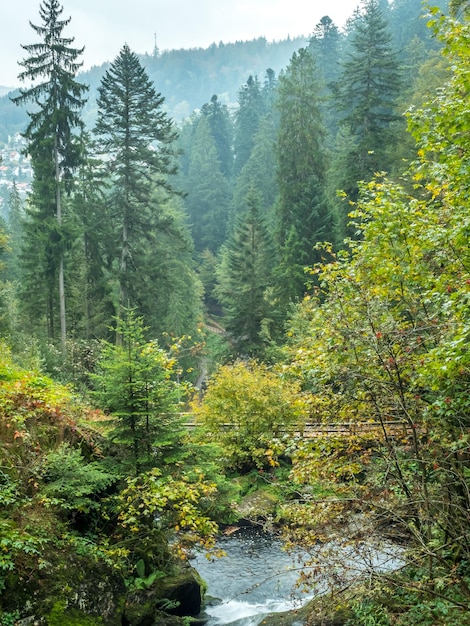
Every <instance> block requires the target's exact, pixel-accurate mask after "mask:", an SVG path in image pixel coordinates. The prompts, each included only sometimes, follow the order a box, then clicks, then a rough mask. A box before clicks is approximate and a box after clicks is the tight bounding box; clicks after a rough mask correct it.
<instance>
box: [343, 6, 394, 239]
mask: <svg viewBox="0 0 470 626" xmlns="http://www.w3.org/2000/svg"><path fill="white" fill-rule="evenodd" d="M352 28H353V30H352V34H351V48H350V54H349V55H348V56H347V57H346V58H345V60H344V61H343V63H342V71H341V75H340V77H339V80H338V82H337V84H336V101H337V105H338V108H339V109H340V110H342V111H343V112H344V113H343V119H342V122H341V123H342V124H343V125H344V126H345V127H346V130H347V133H348V135H349V141H348V142H347V143H343V145H342V147H343V149H345V150H346V152H345V153H344V154H343V155H340V156H341V158H342V160H343V161H344V165H345V167H343V168H342V169H341V170H336V171H334V172H332V175H333V177H334V179H335V180H334V187H335V189H341V190H343V191H345V192H346V193H347V194H348V196H350V198H351V199H352V200H355V199H356V198H357V192H358V181H368V180H370V179H371V178H372V177H373V176H374V174H375V173H376V172H382V171H386V172H390V168H391V166H392V163H393V150H392V147H393V145H394V142H395V141H396V138H397V133H396V132H395V131H394V128H393V126H392V123H394V122H396V121H397V120H398V119H400V118H399V116H398V115H397V112H396V110H395V107H396V99H397V97H398V94H399V89H400V73H399V69H398V59H397V56H396V53H395V52H394V50H393V46H392V35H391V33H390V30H389V26H388V23H387V20H386V19H385V17H384V15H383V13H382V9H381V6H380V2H379V1H378V0H364V2H362V4H361V9H360V11H358V13H357V14H356V16H355V18H354V20H353V22H352ZM337 158H338V157H337ZM342 229H343V236H344V235H345V234H346V233H347V234H351V231H349V232H348V229H347V214H346V213H344V214H343V218H342Z"/></svg>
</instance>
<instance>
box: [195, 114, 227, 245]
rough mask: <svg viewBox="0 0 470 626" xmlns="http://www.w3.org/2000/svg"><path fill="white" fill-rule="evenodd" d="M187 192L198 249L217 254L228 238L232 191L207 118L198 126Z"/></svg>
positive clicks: (199, 121)
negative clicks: (223, 170) (227, 230)
mask: <svg viewBox="0 0 470 626" xmlns="http://www.w3.org/2000/svg"><path fill="white" fill-rule="evenodd" d="M185 191H186V194H187V195H186V199H185V204H186V208H187V211H188V217H189V222H190V224H191V232H192V235H193V239H194V246H195V249H196V250H197V251H198V252H202V251H203V250H205V249H206V248H207V249H208V250H210V251H211V252H213V253H216V252H217V251H218V250H219V248H220V246H221V245H222V243H223V242H224V241H225V237H226V228H227V218H228V211H229V205H230V200H231V189H230V185H229V182H228V180H227V178H226V177H225V176H224V175H223V173H222V171H221V163H220V160H219V157H218V152H217V146H216V144H215V141H214V137H213V135H212V132H211V129H210V124H209V120H208V119H207V117H206V116H204V115H203V116H201V117H200V119H199V120H198V121H197V122H196V128H195V130H194V137H193V142H192V146H191V153H190V161H189V169H188V176H187V179H186V182H185Z"/></svg>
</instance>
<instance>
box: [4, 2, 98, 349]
mask: <svg viewBox="0 0 470 626" xmlns="http://www.w3.org/2000/svg"><path fill="white" fill-rule="evenodd" d="M62 12H63V7H62V6H61V5H60V4H59V2H58V0H44V1H43V2H42V3H41V5H40V7H39V14H40V17H41V19H42V24H41V25H34V24H31V26H32V28H33V30H34V31H35V33H36V34H37V35H38V36H39V37H40V38H41V41H40V42H39V43H34V44H29V45H23V46H22V47H23V49H24V50H25V51H26V52H27V54H28V57H27V58H25V59H24V60H23V61H21V62H20V65H21V66H22V67H23V68H24V69H23V71H22V72H21V73H20V74H19V78H20V80H21V81H31V83H32V86H30V87H28V88H27V89H21V90H20V95H19V96H17V97H16V98H14V99H13V101H14V102H15V103H16V104H18V105H23V104H27V103H33V104H34V107H33V110H32V111H31V112H29V113H28V114H29V120H30V121H29V124H28V127H27V128H26V131H25V132H24V137H26V139H27V140H28V148H27V151H28V153H29V154H30V155H31V162H32V166H33V170H34V180H33V193H32V197H31V207H32V208H31V210H30V212H29V216H28V221H27V224H26V227H25V234H26V249H25V254H26V256H27V259H28V260H27V265H26V273H25V283H24V285H23V286H24V287H25V288H26V289H25V291H24V294H23V295H24V297H25V301H26V302H27V306H28V308H29V310H30V313H31V312H32V309H33V308H36V310H37V313H39V314H40V317H39V319H43V318H44V316H45V317H46V318H47V329H48V335H49V337H51V338H54V336H55V332H56V331H55V316H56V303H57V300H58V301H59V316H60V336H61V343H62V351H63V353H65V348H66V317H65V313H66V311H65V281H64V257H65V251H66V248H67V245H68V242H67V232H66V230H65V229H64V225H63V193H64V190H65V191H70V189H71V183H72V176H73V173H74V171H75V170H76V168H77V166H78V165H79V163H80V148H79V142H78V140H77V137H76V134H74V131H76V132H77V131H80V130H81V129H82V127H83V123H82V120H81V117H80V113H81V110H82V108H83V105H84V104H85V99H84V94H85V92H86V91H87V87H86V86H85V85H83V84H81V83H79V82H77V81H76V79H75V76H76V74H77V72H78V70H79V69H80V67H81V65H82V63H81V62H80V61H79V58H80V56H81V54H82V53H83V48H74V47H72V43H73V41H74V39H73V38H71V37H64V36H63V30H64V28H65V27H66V26H68V24H69V23H70V18H68V19H61V14H62ZM39 285H43V286H44V291H43V289H42V287H39ZM56 285H57V286H58V288H57V287H56ZM29 288H32V290H31V291H30V290H29ZM57 293H58V297H57ZM34 317H35V316H34V315H32V316H31V319H34ZM36 324H37V320H35V321H34V325H36Z"/></svg>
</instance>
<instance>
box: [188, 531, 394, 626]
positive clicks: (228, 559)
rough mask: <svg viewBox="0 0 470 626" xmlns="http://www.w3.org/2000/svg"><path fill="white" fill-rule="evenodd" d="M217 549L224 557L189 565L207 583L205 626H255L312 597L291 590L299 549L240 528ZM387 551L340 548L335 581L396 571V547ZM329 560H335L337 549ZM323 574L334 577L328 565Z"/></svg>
mask: <svg viewBox="0 0 470 626" xmlns="http://www.w3.org/2000/svg"><path fill="white" fill-rule="evenodd" d="M217 547H218V548H221V549H222V550H224V551H225V553H226V556H223V557H220V558H216V559H213V560H208V559H207V558H206V556H205V555H204V554H202V553H198V554H197V555H196V557H195V559H194V560H193V561H192V563H191V564H192V566H193V567H194V568H195V569H196V570H197V571H198V572H199V574H200V575H201V576H202V578H203V579H204V580H205V582H206V583H207V585H208V590H207V596H208V597H209V598H213V599H214V600H213V601H211V600H209V601H208V602H207V606H206V609H205V611H206V613H207V614H208V615H209V616H210V619H209V621H208V623H207V626H221V625H223V624H231V625H232V626H258V624H260V623H261V622H262V620H263V618H264V617H266V615H269V614H271V613H280V612H284V611H288V610H290V609H296V608H299V607H301V606H303V605H304V604H306V603H307V602H308V601H309V600H310V599H311V598H312V597H313V595H314V592H313V591H312V590H311V589H310V591H309V592H307V593H305V591H302V590H299V589H297V588H296V582H297V580H298V577H299V574H300V571H301V569H302V564H303V563H304V561H305V559H307V558H308V556H307V555H306V554H305V553H302V552H300V551H299V552H298V553H297V554H293V555H292V554H288V553H287V552H285V551H283V550H282V542H281V541H280V540H279V539H277V538H276V537H273V536H272V535H268V534H265V533H262V532H260V531H258V530H256V529H241V530H239V531H237V532H235V533H233V534H232V535H230V536H222V537H221V538H220V539H219V541H218V546H217ZM389 547H390V546H389ZM389 547H388V548H389ZM388 548H386V547H385V546H383V547H382V549H376V548H370V547H369V548H365V549H364V550H363V551H361V552H360V553H359V552H356V551H355V549H354V548H352V547H350V548H340V553H341V565H340V566H339V567H338V571H337V574H338V578H344V577H346V578H351V577H356V576H358V575H361V576H362V575H364V574H365V573H367V571H371V570H375V571H376V570H382V571H383V570H391V569H394V568H396V567H397V566H398V565H399V564H400V559H399V554H398V552H397V549H396V547H395V548H393V547H392V549H391V550H389V549H388ZM335 556H336V557H338V551H337V549H335ZM333 569H335V568H333ZM325 570H327V572H326V573H327V575H329V576H331V575H332V574H333V575H334V572H332V571H331V570H332V568H331V567H330V566H329V565H325ZM318 580H319V582H318V585H317V586H316V589H315V593H321V592H322V591H323V590H325V584H324V583H323V584H322V582H321V576H320V577H319V579H318ZM299 626H301V625H300V623H299Z"/></svg>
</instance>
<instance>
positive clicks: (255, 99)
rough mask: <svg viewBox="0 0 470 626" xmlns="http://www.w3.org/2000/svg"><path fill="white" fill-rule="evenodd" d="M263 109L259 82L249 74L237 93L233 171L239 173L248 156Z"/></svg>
mask: <svg viewBox="0 0 470 626" xmlns="http://www.w3.org/2000/svg"><path fill="white" fill-rule="evenodd" d="M264 110H265V108H264V100H263V94H262V90H261V85H260V82H259V80H258V78H257V77H255V78H253V76H249V78H248V80H247V82H246V84H245V85H243V86H242V87H241V89H240V91H239V93H238V109H237V110H236V112H235V129H234V152H235V173H239V172H240V171H241V169H242V167H243V166H244V165H245V163H246V162H247V161H248V159H249V158H250V154H251V151H252V149H253V142H254V137H255V135H256V133H257V132H258V128H259V124H260V120H261V117H262V115H263V114H264Z"/></svg>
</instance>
